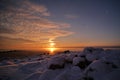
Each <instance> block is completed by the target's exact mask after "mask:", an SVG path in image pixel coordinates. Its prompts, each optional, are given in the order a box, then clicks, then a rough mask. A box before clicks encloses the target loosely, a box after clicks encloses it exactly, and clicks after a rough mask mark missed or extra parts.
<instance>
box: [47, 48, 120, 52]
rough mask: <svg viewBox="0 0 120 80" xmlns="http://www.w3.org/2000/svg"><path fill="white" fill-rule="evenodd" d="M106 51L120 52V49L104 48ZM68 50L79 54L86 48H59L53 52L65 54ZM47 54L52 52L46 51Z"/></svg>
mask: <svg viewBox="0 0 120 80" xmlns="http://www.w3.org/2000/svg"><path fill="white" fill-rule="evenodd" d="M103 49H104V50H106V49H111V50H120V48H103ZM66 50H70V51H73V52H74V51H75V52H79V51H83V50H84V48H57V49H56V50H54V51H53V52H55V53H56V52H63V51H66ZM46 51H47V52H50V51H49V50H46Z"/></svg>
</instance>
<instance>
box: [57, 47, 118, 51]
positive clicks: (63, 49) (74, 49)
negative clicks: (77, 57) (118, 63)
mask: <svg viewBox="0 0 120 80" xmlns="http://www.w3.org/2000/svg"><path fill="white" fill-rule="evenodd" d="M103 49H104V50H106V49H111V50H120V48H114V47H113V48H103ZM65 50H70V51H83V50H84V48H58V51H65Z"/></svg>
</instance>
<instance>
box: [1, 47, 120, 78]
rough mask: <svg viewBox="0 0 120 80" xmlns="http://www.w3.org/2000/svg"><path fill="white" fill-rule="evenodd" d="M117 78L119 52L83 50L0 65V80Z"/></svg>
mask: <svg viewBox="0 0 120 80" xmlns="http://www.w3.org/2000/svg"><path fill="white" fill-rule="evenodd" d="M119 79H120V51H119V50H103V49H101V48H92V47H87V48H85V49H84V50H83V52H77V53H74V52H69V53H64V52H63V53H59V54H55V55H41V56H31V57H25V58H22V59H8V60H3V61H1V62H0V80H119Z"/></svg>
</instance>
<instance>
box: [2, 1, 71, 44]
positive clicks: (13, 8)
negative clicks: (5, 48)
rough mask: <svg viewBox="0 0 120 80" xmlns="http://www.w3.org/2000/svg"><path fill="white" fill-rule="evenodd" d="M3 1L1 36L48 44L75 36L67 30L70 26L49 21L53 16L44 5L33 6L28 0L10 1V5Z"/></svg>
mask: <svg viewBox="0 0 120 80" xmlns="http://www.w3.org/2000/svg"><path fill="white" fill-rule="evenodd" d="M2 1H3V2H2V3H1V4H2V7H3V8H2V9H1V10H0V13H1V14H0V29H1V30H0V33H1V34H0V36H5V37H10V38H12V39H16V40H21V41H25V40H30V41H36V42H44V43H47V41H49V40H50V39H52V40H55V39H56V38H58V37H63V36H68V35H71V34H73V32H71V31H68V30H67V29H68V28H69V27H70V24H68V23H62V22H55V21H52V20H49V19H47V18H46V17H48V16H49V17H51V14H50V12H49V11H48V9H47V8H46V7H45V6H44V5H37V4H33V3H31V2H30V1H28V0H24V1H20V2H19V1H17V0H10V3H5V1H4V0H2ZM1 4H0V6H1ZM5 5H6V6H5ZM23 39H24V40H23ZM28 42H29V41H28Z"/></svg>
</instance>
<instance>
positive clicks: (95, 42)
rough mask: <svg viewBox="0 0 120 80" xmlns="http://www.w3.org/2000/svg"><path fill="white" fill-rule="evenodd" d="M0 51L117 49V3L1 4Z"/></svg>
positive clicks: (37, 0) (38, 0)
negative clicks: (61, 48) (83, 48)
mask: <svg viewBox="0 0 120 80" xmlns="http://www.w3.org/2000/svg"><path fill="white" fill-rule="evenodd" d="M0 13H1V14H0V17H1V19H0V41H1V42H2V43H0V44H1V45H2V46H1V49H4V48H10V47H11V48H15V47H14V46H17V48H18V49H21V48H22V47H23V46H24V47H25V48H26V47H27V46H31V47H30V49H32V48H39V47H49V45H50V43H54V44H55V46H56V47H65V46H67V47H77V46H120V36H119V32H120V1H119V0H20V1H18V0H1V1H0Z"/></svg>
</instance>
